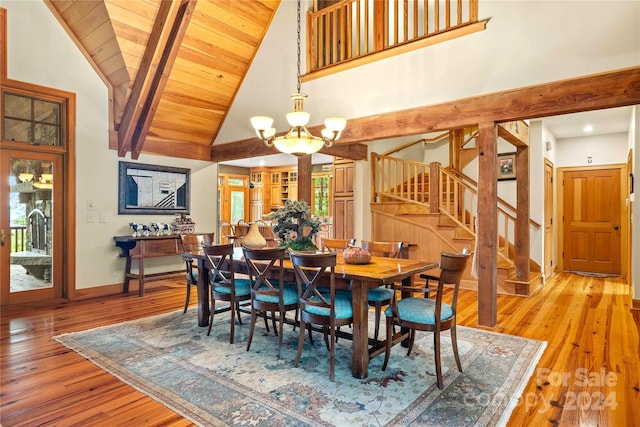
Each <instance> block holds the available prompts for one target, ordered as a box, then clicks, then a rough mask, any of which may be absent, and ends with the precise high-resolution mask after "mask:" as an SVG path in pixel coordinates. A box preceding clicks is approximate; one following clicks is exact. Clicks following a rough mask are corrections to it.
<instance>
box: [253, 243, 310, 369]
mask: <svg viewBox="0 0 640 427" xmlns="http://www.w3.org/2000/svg"><path fill="white" fill-rule="evenodd" d="M286 250H287V248H285V247H284V246H282V247H276V248H263V249H250V248H247V247H244V246H243V247H242V251H243V252H244V259H245V262H246V264H247V271H248V274H249V280H250V281H251V327H250V329H249V340H248V341H247V351H249V348H250V347H251V341H252V339H253V332H254V330H255V324H256V318H257V317H258V315H259V314H262V315H263V316H264V318H265V322H266V313H271V318H272V322H273V329H274V332H275V334H276V336H277V337H278V358H279V357H280V351H281V349H282V335H283V332H282V331H283V326H284V320H285V315H286V312H287V311H291V310H295V311H296V318H297V313H298V300H299V296H298V290H297V288H296V286H295V285H294V284H291V283H285V280H284V268H283V264H284V257H285V252H286ZM274 272H276V273H277V277H275V278H274V277H273V273H274ZM276 311H277V312H278V313H279V317H278V319H277V320H278V328H276V316H275V313H276ZM268 331H269V326H268V324H267V332H268Z"/></svg>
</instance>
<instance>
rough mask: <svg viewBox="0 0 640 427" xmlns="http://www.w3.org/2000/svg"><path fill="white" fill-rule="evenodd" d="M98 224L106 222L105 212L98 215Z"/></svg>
mask: <svg viewBox="0 0 640 427" xmlns="http://www.w3.org/2000/svg"><path fill="white" fill-rule="evenodd" d="M100 222H101V223H103V224H105V223H106V222H107V213H106V212H101V213H100Z"/></svg>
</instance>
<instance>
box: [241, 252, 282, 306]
mask: <svg viewBox="0 0 640 427" xmlns="http://www.w3.org/2000/svg"><path fill="white" fill-rule="evenodd" d="M242 251H243V252H244V259H245V262H246V264H247V273H248V274H249V279H250V280H251V295H252V297H254V296H255V295H256V294H265V295H276V296H279V297H280V301H281V302H282V288H283V286H284V268H283V264H284V257H285V252H286V251H287V248H285V247H284V246H282V247H277V248H263V249H249V248H246V247H244V246H243V247H242ZM275 269H277V270H279V271H278V273H279V274H278V278H277V279H274V278H273V271H274V270H275Z"/></svg>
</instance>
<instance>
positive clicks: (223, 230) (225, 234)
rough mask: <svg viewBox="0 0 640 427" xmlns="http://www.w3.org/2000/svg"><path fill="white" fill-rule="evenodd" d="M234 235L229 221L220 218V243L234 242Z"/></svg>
mask: <svg viewBox="0 0 640 427" xmlns="http://www.w3.org/2000/svg"><path fill="white" fill-rule="evenodd" d="M234 236H235V231H234V230H233V225H231V223H230V222H229V221H228V220H226V219H221V220H220V243H234V242H235V240H234ZM223 239H224V240H223ZM236 246H238V245H236Z"/></svg>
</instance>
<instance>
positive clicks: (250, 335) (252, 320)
mask: <svg viewBox="0 0 640 427" xmlns="http://www.w3.org/2000/svg"><path fill="white" fill-rule="evenodd" d="M256 317H258V314H257V313H256V309H255V308H253V307H251V326H249V339H248V340H247V351H249V347H251V340H252V339H253V329H254V328H255V326H256ZM265 320H266V319H265Z"/></svg>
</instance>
